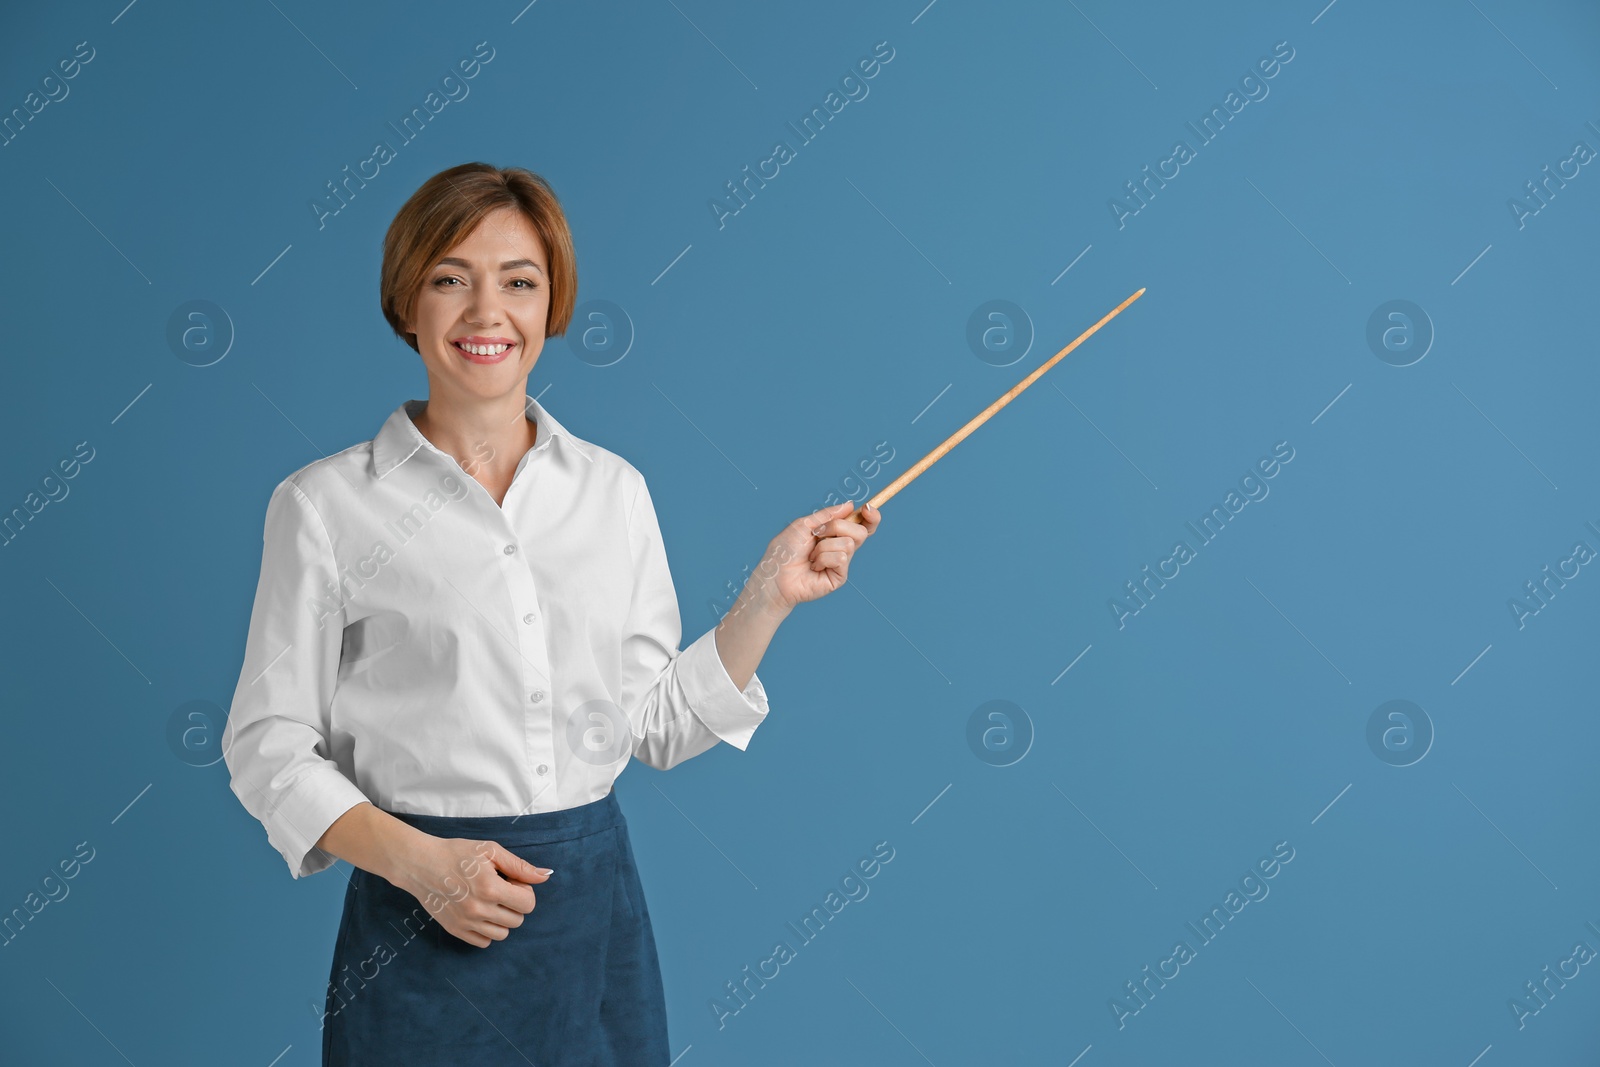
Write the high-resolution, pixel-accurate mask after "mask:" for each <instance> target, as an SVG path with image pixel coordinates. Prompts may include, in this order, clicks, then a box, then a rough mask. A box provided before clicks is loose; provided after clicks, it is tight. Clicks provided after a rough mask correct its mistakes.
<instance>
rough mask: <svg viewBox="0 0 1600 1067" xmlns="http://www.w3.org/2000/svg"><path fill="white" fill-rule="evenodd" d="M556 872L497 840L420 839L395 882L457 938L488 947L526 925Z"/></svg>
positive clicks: (415, 840) (401, 864)
mask: <svg viewBox="0 0 1600 1067" xmlns="http://www.w3.org/2000/svg"><path fill="white" fill-rule="evenodd" d="M552 873H553V872H552V871H550V870H548V869H547V868H543V867H535V866H534V865H533V864H531V863H529V862H528V861H527V860H525V859H523V858H521V857H520V856H517V855H515V854H514V853H512V852H511V851H510V850H508V849H506V848H504V847H502V846H501V845H499V844H497V843H495V842H493V841H478V840H474V839H471V838H460V837H433V836H432V835H429V834H418V835H416V837H414V838H413V840H412V843H411V847H410V848H408V849H406V851H405V854H404V855H403V856H402V857H400V858H399V862H398V863H397V864H396V873H395V877H391V878H390V879H389V880H390V881H391V882H393V883H394V884H395V885H396V886H398V887H399V888H401V889H404V890H405V891H406V892H408V893H410V894H411V895H412V896H414V897H416V898H417V900H419V901H421V903H422V906H423V907H424V908H426V909H427V911H428V914H429V915H431V916H433V917H434V918H435V919H437V920H438V921H439V925H440V926H442V927H444V928H445V929H446V930H448V931H450V933H451V934H453V935H454V936H456V937H458V938H460V939H461V940H463V941H465V942H467V943H468V944H469V945H475V946H477V947H478V948H487V947H489V943H490V942H492V941H503V940H505V939H506V937H508V936H509V935H510V933H511V931H512V930H513V929H515V928H516V927H518V926H521V925H522V917H523V916H524V915H527V914H528V913H529V912H531V911H533V907H534V895H533V887H534V886H535V885H538V884H540V883H542V882H544V881H546V880H547V879H549V877H550V875H551V874H552Z"/></svg>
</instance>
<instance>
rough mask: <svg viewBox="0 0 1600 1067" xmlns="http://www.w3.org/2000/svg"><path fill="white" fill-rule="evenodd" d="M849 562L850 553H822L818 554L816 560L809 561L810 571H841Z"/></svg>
mask: <svg viewBox="0 0 1600 1067" xmlns="http://www.w3.org/2000/svg"><path fill="white" fill-rule="evenodd" d="M849 562H850V553H848V552H822V553H819V554H818V556H817V558H816V559H814V560H812V561H811V569H812V570H814V571H823V570H831V569H841V570H842V569H843V568H844V566H845V565H846V564H847V563H849Z"/></svg>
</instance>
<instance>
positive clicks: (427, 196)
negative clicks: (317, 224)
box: [378, 163, 578, 351]
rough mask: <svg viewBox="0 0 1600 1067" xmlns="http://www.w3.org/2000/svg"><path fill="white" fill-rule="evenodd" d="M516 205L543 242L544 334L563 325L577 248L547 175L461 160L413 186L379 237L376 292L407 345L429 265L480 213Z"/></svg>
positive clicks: (574, 288)
mask: <svg viewBox="0 0 1600 1067" xmlns="http://www.w3.org/2000/svg"><path fill="white" fill-rule="evenodd" d="M505 207H510V208H516V209H517V210H519V211H521V212H522V214H523V215H524V216H526V217H527V219H528V221H529V222H530V223H532V225H533V229H534V232H535V233H537V234H538V235H539V240H540V241H541V242H542V243H543V244H544V252H545V256H546V257H547V259H548V262H547V266H548V268H549V271H550V277H549V285H550V307H549V310H548V312H547V313H546V316H545V328H544V335H545V336H546V337H554V336H555V335H557V334H561V333H565V332H566V329H567V325H568V324H569V323H570V322H571V321H572V306H573V303H574V302H575V301H576V299H577V292H578V264H577V256H576V254H575V253H574V251H573V248H572V230H571V229H570V228H569V227H568V226H567V216H566V214H565V213H564V212H563V211H562V210H561V202H560V201H559V200H558V199H557V198H556V194H555V190H553V189H551V188H550V183H549V182H547V181H545V179H543V178H541V177H540V176H539V175H537V174H535V173H533V172H532V171H530V170H524V169H523V168H522V167H494V166H491V165H490V164H488V163H462V164H460V165H459V166H455V167H451V168H450V169H449V170H443V171H440V172H439V173H438V174H435V175H434V176H433V177H431V178H429V179H428V180H427V181H425V182H423V183H422V186H421V188H419V189H418V190H417V191H416V192H414V193H412V194H411V198H410V199H409V200H407V201H406V202H405V203H404V204H403V205H402V206H401V208H400V211H399V212H398V213H397V214H396V215H395V217H394V221H393V222H391V223H390V224H389V232H388V233H387V234H386V235H385V236H384V239H383V268H382V271H381V273H380V276H379V281H378V292H379V295H380V298H381V300H382V303H383V317H384V318H385V319H387V320H388V321H389V326H390V328H392V329H393V330H394V332H395V336H397V337H399V338H400V339H401V340H402V341H404V342H405V343H406V344H408V345H410V346H411V348H412V350H413V351H416V350H417V335H416V334H414V333H407V332H406V329H405V323H406V320H407V319H409V318H411V317H412V316H413V315H415V314H416V310H417V298H418V297H419V296H420V295H421V293H422V286H423V283H424V281H425V280H426V276H427V273H428V271H430V270H431V269H432V268H433V265H434V264H435V263H436V262H437V261H438V260H439V258H440V257H441V256H443V255H444V254H445V253H446V252H448V251H449V250H450V249H452V248H454V247H455V246H456V245H458V244H460V243H461V242H462V241H463V240H465V239H466V237H467V235H468V234H470V233H471V232H472V231H473V229H475V228H476V227H477V225H478V223H480V222H482V221H483V219H484V217H485V216H486V215H489V214H490V213H492V212H494V211H496V210H499V209H500V208H505Z"/></svg>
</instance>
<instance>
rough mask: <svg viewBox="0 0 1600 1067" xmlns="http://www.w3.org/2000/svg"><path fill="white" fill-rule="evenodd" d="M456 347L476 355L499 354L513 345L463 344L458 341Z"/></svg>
mask: <svg viewBox="0 0 1600 1067" xmlns="http://www.w3.org/2000/svg"><path fill="white" fill-rule="evenodd" d="M456 347H457V348H459V349H461V350H463V351H465V352H471V353H472V354H473V355H475V356H498V355H499V354H500V353H502V352H504V351H505V350H506V349H508V348H510V347H511V346H510V345H469V344H462V343H459V342H458V343H457V344H456Z"/></svg>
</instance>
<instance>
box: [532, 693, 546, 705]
mask: <svg viewBox="0 0 1600 1067" xmlns="http://www.w3.org/2000/svg"><path fill="white" fill-rule="evenodd" d="M529 696H531V697H533V702H534V703H535V704H537V703H539V701H541V700H543V699H544V690H543V689H535V690H534V691H533V692H532V693H530V694H529Z"/></svg>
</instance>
